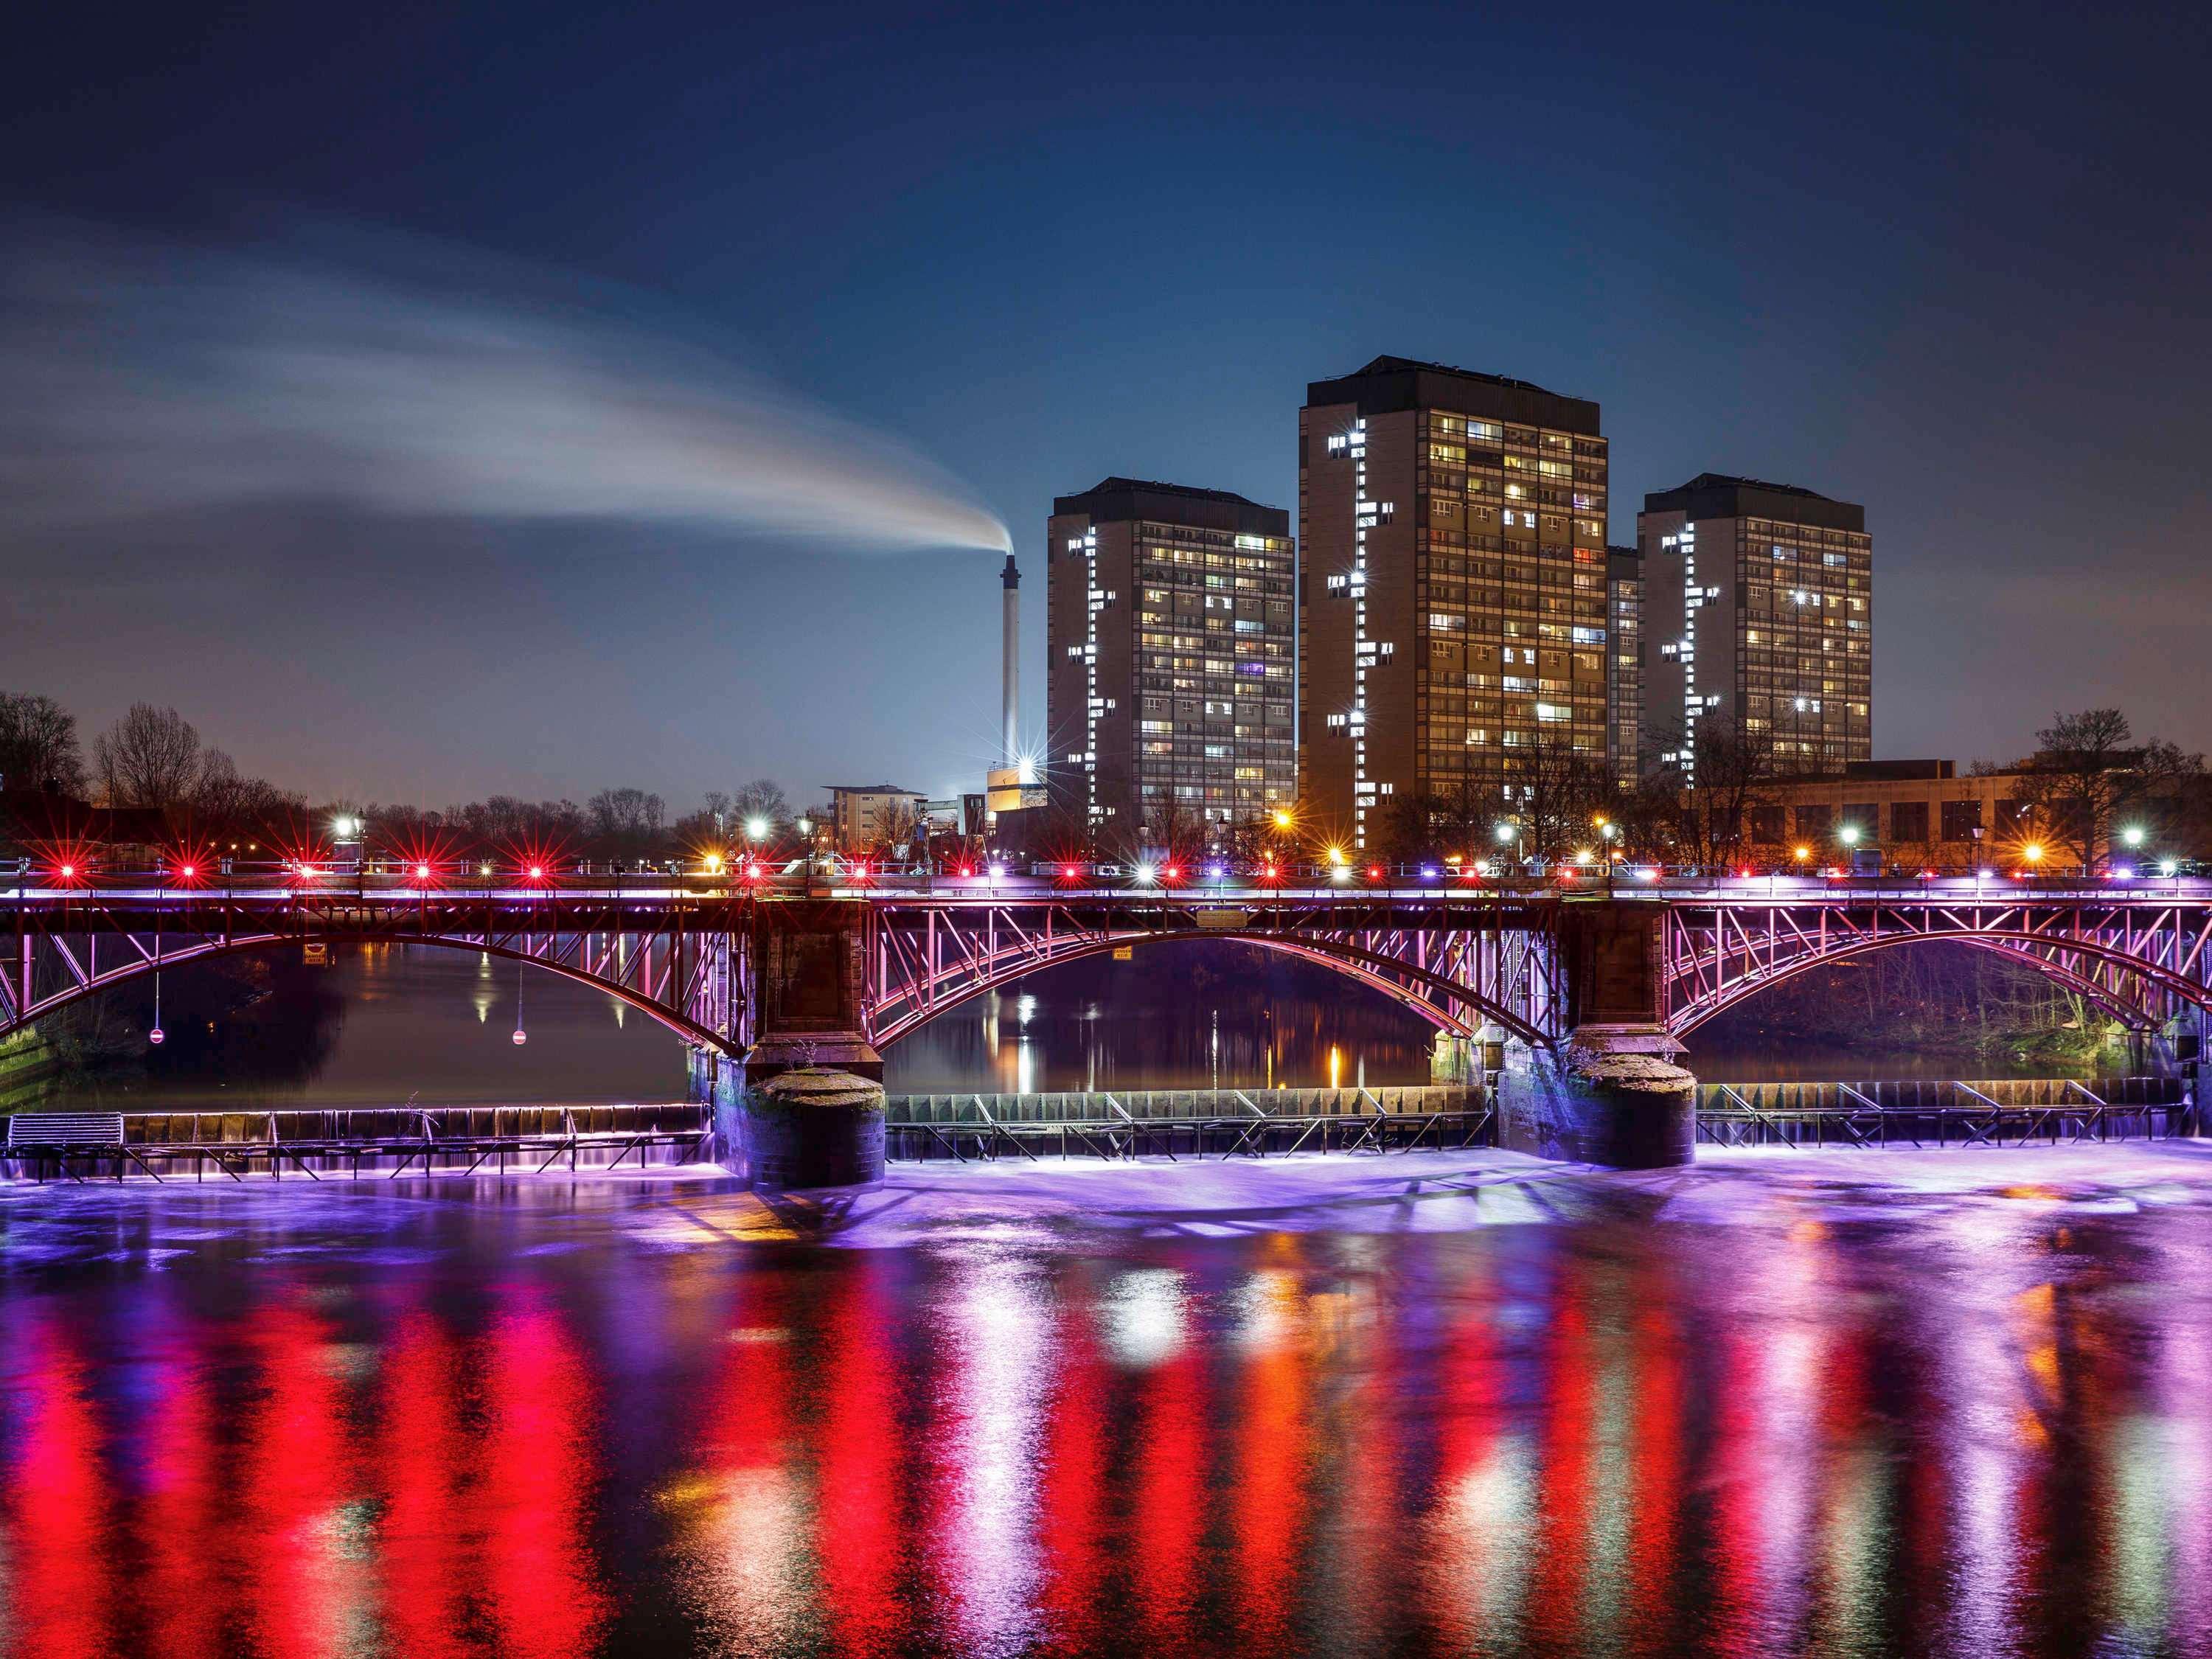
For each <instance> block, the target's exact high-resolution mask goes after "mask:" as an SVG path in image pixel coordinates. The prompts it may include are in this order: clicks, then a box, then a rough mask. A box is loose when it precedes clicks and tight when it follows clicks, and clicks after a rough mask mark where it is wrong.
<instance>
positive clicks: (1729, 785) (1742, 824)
mask: <svg viewBox="0 0 2212 1659" xmlns="http://www.w3.org/2000/svg"><path fill="white" fill-rule="evenodd" d="M1653 742H1654V746H1655V747H1656V748H1657V749H1658V750H1661V754H1660V757H1659V759H1658V761H1657V763H1656V765H1655V766H1654V767H1652V768H1651V769H1650V772H1649V775H1650V778H1651V780H1652V781H1653V783H1654V784H1655V785H1656V787H1657V788H1658V789H1659V790H1660V791H1661V792H1662V793H1672V794H1673V795H1674V798H1675V799H1676V801H1677V802H1678V807H1677V812H1676V817H1675V821H1674V836H1673V839H1674V850H1675V852H1676V854H1677V855H1678V856H1686V857H1687V858H1688V859H1689V860H1690V861H1691V862H1692V863H1697V864H1718V863H1723V862H1725V861H1727V860H1730V859H1731V858H1733V857H1735V856H1736V855H1737V854H1739V852H1740V850H1741V848H1743V847H1744V846H1745V845H1746V843H1747V838H1748V836H1749V833H1750V821H1751V813H1752V809H1753V808H1754V807H1758V806H1764V805H1769V804H1771V802H1772V801H1773V800H1775V799H1777V796H1776V792H1775V788H1774V785H1775V781H1776V774H1775V769H1774V749H1773V745H1772V744H1771V743H1770V742H1769V741H1768V740H1767V738H1766V737H1765V734H1764V733H1761V732H1751V731H1747V730H1746V729H1745V727H1744V726H1743V724H1742V722H1741V721H1740V720H1734V719H1731V718H1729V716H1727V715H1724V714H1711V713H1708V714H1705V715H1703V716H1702V717H1701V718H1699V720H1697V721H1695V722H1694V723H1693V724H1692V726H1690V727H1689V729H1688V731H1687V732H1683V731H1682V730H1681V729H1680V727H1677V728H1675V730H1674V732H1672V733H1671V734H1669V733H1666V732H1654V734H1653Z"/></svg>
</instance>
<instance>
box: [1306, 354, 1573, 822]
mask: <svg viewBox="0 0 2212 1659" xmlns="http://www.w3.org/2000/svg"><path fill="white" fill-rule="evenodd" d="M1606 489H1607V449H1606V441H1605V439H1604V438H1603V436H1601V435H1600V431H1599V425H1598V406H1597V404H1595V403H1593V402H1591V401H1589V399H1587V398H1567V397H1562V396H1560V395H1559V394H1558V393H1556V392H1547V391H1545V390H1544V389H1543V388H1542V387H1541V386H1531V385H1529V384H1528V382H1527V381H1525V380H1507V379H1504V378H1503V377H1501V376H1498V375H1495V374H1475V373H1473V372H1471V371H1469V370H1467V369H1461V368H1448V367H1446V366H1444V365H1443V364H1441V363H1424V362H1413V361H1412V360H1410V359H1407V358H1404V357H1377V358H1376V359H1375V360H1374V361H1373V362H1370V363H1368V364H1367V365H1366V366H1365V367H1364V368H1360V369H1359V370H1358V371H1357V372H1356V373H1353V374H1346V375H1344V376H1342V377H1340V378H1339V379H1336V380H1316V381H1314V382H1312V383H1311V384H1310V385H1309V386H1307V388H1306V402H1305V407H1304V409H1302V410H1300V411H1299V414H1298V528H1299V534H1300V537H1301V538H1302V539H1303V541H1304V559H1303V563H1302V574H1301V576H1300V589H1299V615H1300V633H1301V638H1302V643H1303V648H1304V658H1303V660H1302V661H1301V662H1300V664H1299V695H1300V708H1301V714H1300V719H1299V742H1300V786H1301V790H1302V794H1303V798H1304V804H1305V805H1306V806H1307V807H1308V809H1309V812H1310V818H1311V819H1312V820H1313V828H1314V829H1315V830H1316V833H1320V834H1328V835H1341V836H1346V837H1347V838H1348V839H1349V840H1350V841H1351V842H1352V843H1353V844H1354V845H1356V846H1362V847H1364V846H1365V845H1367V844H1368V843H1369V842H1370V839H1371V838H1372V837H1373V836H1374V835H1375V834H1376V830H1377V829H1378V827H1379V825H1378V819H1379V817H1380V816H1381V815H1382V813H1383V811H1385V810H1386V809H1387V807H1388V805H1389V798H1390V797H1391V796H1393V795H1401V794H1407V793H1437V794H1450V793H1456V792H1458V791H1460V790H1462V789H1471V790H1474V791H1478V792H1481V793H1491V792H1493V791H1498V792H1503V793H1504V794H1505V795H1506V797H1507V798H1508V799H1511V797H1512V794H1513V792H1514V791H1515V790H1516V787H1522V786H1519V785H1517V784H1516V774H1517V773H1518V772H1520V771H1522V770H1523V769H1526V768H1527V766H1528V762H1529V759H1530V757H1531V755H1532V751H1534V750H1536V749H1537V747H1538V745H1540V744H1544V745H1559V746H1562V747H1564V748H1565V749H1567V750H1571V751H1572V752H1575V753H1577V754H1582V755H1586V756H1588V757H1590V758H1591V759H1592V760H1594V761H1598V762H1603V761H1604V759H1605V757H1606V753H1607V652H1606V627H1607V617H1606V610H1607V574H1608V565H1607V552H1606Z"/></svg>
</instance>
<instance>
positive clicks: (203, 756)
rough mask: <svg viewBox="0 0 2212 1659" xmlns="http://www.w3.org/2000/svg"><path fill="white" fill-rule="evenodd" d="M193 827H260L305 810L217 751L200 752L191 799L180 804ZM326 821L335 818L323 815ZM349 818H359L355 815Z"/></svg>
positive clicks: (297, 798)
mask: <svg viewBox="0 0 2212 1659" xmlns="http://www.w3.org/2000/svg"><path fill="white" fill-rule="evenodd" d="M182 805H184V806H185V807H186V808H187V809H188V810H189V811H190V814H191V819H192V822H193V823H194V824H195V825H196V826H197V827H198V828H201V829H207V830H210V831H227V830H230V829H245V828H247V827H249V826H252V827H262V826H268V825H271V824H274V823H276V822H278V821H280V820H282V819H286V818H297V817H301V816H302V815H303V814H304V813H305V811H306V809H307V803H306V801H305V800H304V799H301V797H300V796H298V795H295V794H288V793H286V792H285V791H283V790H282V789H279V788H278V787H276V785H275V784H273V783H271V782H270V781H269V780H268V779H266V778H249V777H247V776H246V775H243V774H242V773H240V771H239V769H238V766H237V763H235V762H234V761H233V760H232V759H231V757H229V756H228V755H227V754H225V753H223V751H222V750H220V749H204V750H201V751H200V763H199V775H198V776H197V778H195V779H194V780H193V781H192V789H191V795H190V796H189V797H188V798H187V799H185V801H184V802H183V803H182ZM331 816H334V815H333V814H325V818H326V819H327V818H328V817H331ZM348 816H351V817H358V816H359V814H358V813H349V814H348Z"/></svg>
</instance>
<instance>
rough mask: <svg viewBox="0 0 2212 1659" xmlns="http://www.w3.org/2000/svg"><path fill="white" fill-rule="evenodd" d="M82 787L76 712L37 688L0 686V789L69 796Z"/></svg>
mask: <svg viewBox="0 0 2212 1659" xmlns="http://www.w3.org/2000/svg"><path fill="white" fill-rule="evenodd" d="M83 787H84V757H83V756H82V754H80V753H79V752H78V750H77V742H76V715H74V714H70V712H69V711H68V710H67V709H65V708H63V707H62V706H61V704H59V703H58V702H55V701H54V700H53V699H52V697H48V696H40V695H39V694H38V693H36V692H30V691H21V692H18V691H0V789H41V790H46V791H47V792H49V793H54V794H63V795H67V794H76V793H79V792H81V791H82V789H83Z"/></svg>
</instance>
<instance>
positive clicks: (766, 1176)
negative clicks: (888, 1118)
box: [690, 902, 884, 1187]
mask: <svg viewBox="0 0 2212 1659" xmlns="http://www.w3.org/2000/svg"><path fill="white" fill-rule="evenodd" d="M860 920H861V918H860V907H859V906H857V905H854V904H838V903H834V902H794V903H789V904H775V905H764V906H761V907H758V908H757V909H756V911H755V913H754V920H753V926H752V927H751V929H750V933H749V934H748V936H747V940H746V949H745V950H744V953H743V954H744V969H743V981H744V1007H745V1010H746V1018H744V1022H743V1024H742V1028H741V1030H742V1031H743V1033H744V1034H745V1035H746V1036H749V1038H750V1041H748V1042H746V1044H745V1046H744V1056H743V1058H742V1059H738V1058H735V1057H732V1056H731V1055H729V1054H717V1053H715V1052H714V1051H713V1050H710V1049H705V1048H694V1049H693V1050H692V1051H691V1078H690V1086H691V1098H693V1099H694V1100H696V1101H698V1102H700V1103H702V1104H706V1105H711V1106H712V1107H713V1109H714V1144H715V1156H716V1158H717V1159H718V1161H719V1162H720V1164H722V1166H723V1167H724V1168H725V1169H726V1170H730V1171H731V1172H732V1174H735V1175H738V1176H744V1178H745V1179H746V1180H748V1181H750V1182H752V1183H753V1184H754V1185H756V1186H762V1187H843V1186H855V1185H860V1184H862V1183H865V1182H871V1181H876V1180H879V1179H881V1177H882V1176H883V1172H884V1091H883V1076H884V1061H883V1056H882V1055H881V1054H878V1053H877V1052H876V1050H875V1048H874V1047H873V1045H872V1044H871V1043H870V1042H868V1039H867V1036H866V1030H865V1022H864V1019H863V1018H862V1008H863V1006H864V1004H865V1000H866V982H865V972H866V964H865V963H864V962H863V960H862V957H861V950H862V941H863V935H862V929H861V926H860Z"/></svg>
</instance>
